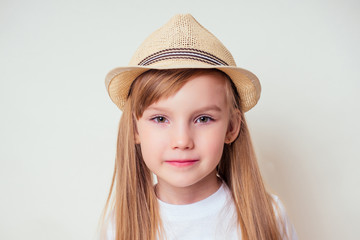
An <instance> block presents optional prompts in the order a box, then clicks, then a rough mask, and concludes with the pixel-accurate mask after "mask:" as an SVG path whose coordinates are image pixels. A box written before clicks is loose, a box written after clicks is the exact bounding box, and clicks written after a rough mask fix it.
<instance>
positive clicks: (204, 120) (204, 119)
mask: <svg viewBox="0 0 360 240" xmlns="http://www.w3.org/2000/svg"><path fill="white" fill-rule="evenodd" d="M212 120H213V119H212V118H211V117H208V116H201V117H199V118H198V119H196V121H195V122H197V123H208V122H210V121H212Z"/></svg>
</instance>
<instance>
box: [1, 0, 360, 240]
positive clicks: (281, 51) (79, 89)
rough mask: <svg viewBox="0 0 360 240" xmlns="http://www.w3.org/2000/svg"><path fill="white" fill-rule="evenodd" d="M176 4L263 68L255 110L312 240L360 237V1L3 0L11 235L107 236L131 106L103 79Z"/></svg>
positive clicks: (270, 175)
mask: <svg viewBox="0 0 360 240" xmlns="http://www.w3.org/2000/svg"><path fill="white" fill-rule="evenodd" d="M175 13H191V14H193V16H194V17H195V18H196V19H197V20H198V21H199V22H200V23H201V24H202V25H204V26H205V27H206V28H208V29H209V30H210V31H211V32H212V33H214V34H215V35H216V36H217V37H218V38H219V39H220V40H221V41H222V42H223V43H224V44H225V46H227V48H228V49H229V50H230V51H231V52H232V53H233V56H234V58H235V60H236V61H237V64H238V66H241V67H244V68H247V69H249V70H251V71H252V72H254V73H255V74H257V75H258V77H259V78H260V81H261V83H262V90H263V91H262V96H261V99H260V101H259V104H258V105H257V106H256V107H255V108H254V109H253V110H251V111H250V112H249V113H247V119H248V122H249V125H250V128H251V131H252V137H253V140H254V144H255V147H256V151H257V154H258V157H259V162H260V165H261V170H262V172H263V176H264V179H265V181H266V182H267V185H268V187H269V189H271V190H272V191H273V192H275V193H276V194H278V195H279V196H280V198H281V199H282V200H283V202H284V204H285V205H286V207H287V210H288V213H289V215H290V217H291V219H292V221H293V223H294V225H295V227H296V229H297V232H298V235H299V237H300V239H306V240H312V239H314V240H315V239H334V240H335V239H358V237H359V236H360V230H359V229H360V228H359V226H358V225H359V218H360V207H359V203H360V193H359V188H360V187H359V186H360V174H359V168H360V158H359V156H360V154H359V148H360V128H359V122H360V111H359V110H360V108H359V102H360V98H359V95H358V92H359V90H360V70H359V68H360V67H359V63H360V47H359V43H360V27H359V23H360V4H359V1H355V0H354V1H350V0H346V1H344V0H342V1H340V0H338V1H319V0H313V1H311V0H306V1H280V0H273V1H224V0H223V1H218V0H217V1H209V0H204V1H194V0H191V1H187V0H186V1H185V0H182V1H173V2H172V1H168V0H167V1H165V0H163V1H145V0H144V1H136V0H132V1H121V0H117V1H100V0H99V1H94V0H86V1H85V0H84V1H74V0H72V1H70V0H66V1H65V0H62V1H60V0H58V1H54V0H32V1H26V0H1V1H0V34H1V35H0V114H1V115H0V163H1V165H0V194H1V195H0V239H4V240H13V239H34V240H35V239H37V240H38V239H40V240H43V239H44V240H45V239H52V240H58V239H59V240H60V239H62V240H63V239H67V240H72V239H74V240H75V239H76V240H79V239H84V240H86V239H95V235H96V227H97V223H98V219H99V216H100V213H101V210H102V208H103V206H104V204H105V200H106V196H107V192H108V189H109V187H110V181H111V177H112V171H113V165H114V156H115V144H116V135H117V124H118V121H119V118H120V116H121V113H120V111H119V110H118V109H117V108H116V106H115V105H114V104H113V103H112V102H111V101H110V99H109V98H108V96H107V93H106V91H105V86H104V77H105V75H106V73H107V72H108V71H109V70H111V69H112V68H114V67H117V66H125V65H127V63H128V61H129V60H130V58H131V56H132V54H133V53H134V51H135V49H136V48H137V47H138V46H139V45H140V43H141V42H142V41H143V40H144V39H145V37H147V36H148V35H149V34H150V33H151V32H153V31H154V30H155V29H157V28H159V27H160V26H162V25H163V24H165V23H166V22H167V21H168V20H169V19H170V18H171V17H172V16H173V15H174V14H175Z"/></svg>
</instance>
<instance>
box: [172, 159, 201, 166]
mask: <svg viewBox="0 0 360 240" xmlns="http://www.w3.org/2000/svg"><path fill="white" fill-rule="evenodd" d="M198 161H199V160H197V159H184V160H168V161H165V162H166V163H168V164H170V165H172V166H175V167H187V166H191V165H194V164H195V163H197V162H198Z"/></svg>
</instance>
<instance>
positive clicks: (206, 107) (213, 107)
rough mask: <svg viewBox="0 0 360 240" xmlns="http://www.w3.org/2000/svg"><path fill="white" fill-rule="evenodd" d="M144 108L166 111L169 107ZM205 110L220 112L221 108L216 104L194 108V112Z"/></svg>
mask: <svg viewBox="0 0 360 240" xmlns="http://www.w3.org/2000/svg"><path fill="white" fill-rule="evenodd" d="M146 110H153V111H165V112H168V111H169V108H161V107H148V108H147V109H146ZM205 111H215V112H221V111H222V110H221V108H220V107H218V106H217V105H215V104H214V105H209V106H205V107H202V108H199V109H196V110H195V111H194V112H196V113H198V112H205Z"/></svg>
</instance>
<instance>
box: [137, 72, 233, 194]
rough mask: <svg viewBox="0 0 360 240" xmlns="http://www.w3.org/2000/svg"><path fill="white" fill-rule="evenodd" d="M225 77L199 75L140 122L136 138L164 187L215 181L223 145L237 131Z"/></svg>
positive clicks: (145, 158)
mask: <svg viewBox="0 0 360 240" xmlns="http://www.w3.org/2000/svg"><path fill="white" fill-rule="evenodd" d="M225 81H226V80H225V79H224V77H223V76H222V75H220V74H218V73H212V74H203V75H198V76H194V77H192V78H191V79H189V81H188V82H187V83H186V84H185V85H184V86H183V87H182V88H181V89H180V90H179V91H178V92H177V93H175V95H173V96H171V97H169V98H167V99H160V100H159V101H158V102H155V103H153V104H152V105H150V106H149V107H147V108H146V109H145V111H144V113H143V115H142V117H141V118H140V119H138V120H137V130H138V134H137V136H136V141H137V143H139V144H140V146H141V151H142V156H143V159H144V161H145V164H146V165H147V167H148V168H149V169H150V170H151V171H152V172H153V173H154V174H155V175H156V176H157V178H158V185H159V186H162V185H165V184H166V185H167V186H172V187H176V188H181V187H189V186H193V185H196V184H200V183H201V182H203V181H204V179H214V178H215V180H216V170H215V169H216V166H217V164H218V163H219V161H220V158H221V156H222V152H223V147H224V143H225V142H226V141H231V140H232V139H234V138H236V135H237V133H236V129H235V131H234V128H233V127H232V125H233V124H232V123H231V118H230V110H229V107H228V103H227V96H226V84H225ZM215 182H216V181H215Z"/></svg>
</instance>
